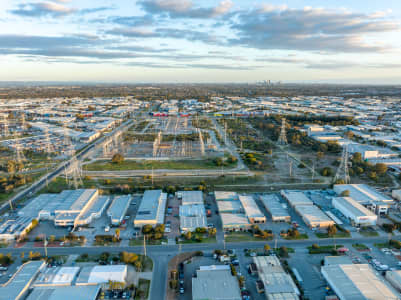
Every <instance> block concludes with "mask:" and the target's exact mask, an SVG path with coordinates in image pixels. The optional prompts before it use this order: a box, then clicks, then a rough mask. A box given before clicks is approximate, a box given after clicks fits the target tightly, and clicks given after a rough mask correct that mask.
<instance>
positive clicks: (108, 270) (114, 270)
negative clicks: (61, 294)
mask: <svg viewBox="0 0 401 300" xmlns="http://www.w3.org/2000/svg"><path fill="white" fill-rule="evenodd" d="M126 278H127V265H106V266H91V267H83V268H82V269H81V272H80V273H79V276H78V278H77V280H76V283H75V284H76V285H98V284H100V285H108V282H109V281H113V282H125V281H126Z"/></svg>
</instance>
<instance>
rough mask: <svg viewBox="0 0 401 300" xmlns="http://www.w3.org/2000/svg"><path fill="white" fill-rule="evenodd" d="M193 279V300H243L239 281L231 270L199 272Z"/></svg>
mask: <svg viewBox="0 0 401 300" xmlns="http://www.w3.org/2000/svg"><path fill="white" fill-rule="evenodd" d="M196 274H197V277H194V278H192V299H193V300H203V299H208V300H221V299H224V300H241V293H240V289H239V284H238V280H237V278H236V277H234V276H232V275H231V271H230V270H229V269H215V270H210V269H208V270H198V271H196Z"/></svg>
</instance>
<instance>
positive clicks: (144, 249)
mask: <svg viewBox="0 0 401 300" xmlns="http://www.w3.org/2000/svg"><path fill="white" fill-rule="evenodd" d="M143 254H144V256H145V257H146V234H144V235H143Z"/></svg>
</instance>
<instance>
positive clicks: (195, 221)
mask: <svg viewBox="0 0 401 300" xmlns="http://www.w3.org/2000/svg"><path fill="white" fill-rule="evenodd" d="M180 227H181V229H183V230H190V231H194V230H195V229H196V228H205V227H207V220H206V216H204V215H203V216H198V217H180Z"/></svg>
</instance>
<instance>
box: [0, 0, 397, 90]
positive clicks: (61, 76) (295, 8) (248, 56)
mask: <svg viewBox="0 0 401 300" xmlns="http://www.w3.org/2000/svg"><path fill="white" fill-rule="evenodd" d="M81 2H82V1H76V0H53V1H34V0H32V1H11V0H6V1H2V3H1V4H0V9H1V10H0V11H1V12H0V24H1V28H2V29H1V30H0V53H1V54H2V56H1V64H2V68H1V71H0V80H1V81H84V82H90V81H91V82H93V81H96V82H133V83H136V82H255V81H260V80H265V79H270V80H273V81H283V82H328V83H377V84H399V83H401V63H399V62H398V59H397V58H398V57H399V54H400V49H401V39H400V38H399V37H400V28H401V27H400V23H399V21H398V19H399V17H400V7H401V5H400V4H399V3H396V1H385V2H384V3H377V2H375V1H353V2H352V4H349V3H347V2H346V1H336V2H333V1H329V2H327V3H325V5H324V6H322V5H321V3H320V1H298V0H297V1H295V0H293V1H287V2H286V3H285V4H283V2H282V1H247V0H245V1H241V2H239V1H230V0H224V1H202V2H199V1H190V0H143V1H126V0H122V1H109V0H102V1H96V3H95V2H94V1H91V3H81Z"/></svg>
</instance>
